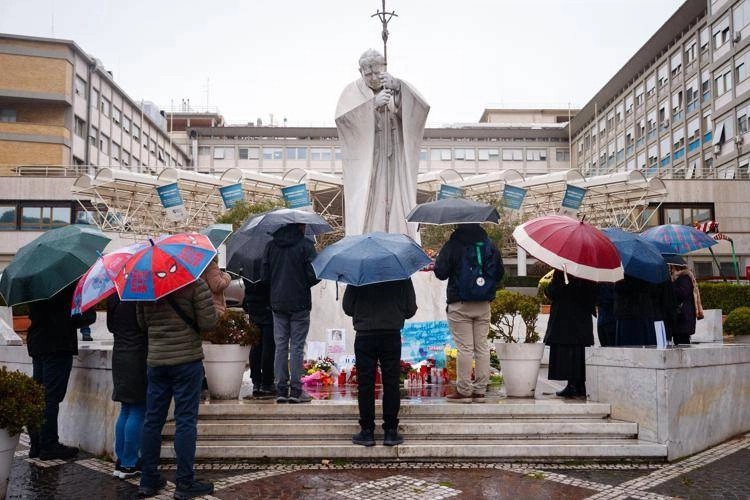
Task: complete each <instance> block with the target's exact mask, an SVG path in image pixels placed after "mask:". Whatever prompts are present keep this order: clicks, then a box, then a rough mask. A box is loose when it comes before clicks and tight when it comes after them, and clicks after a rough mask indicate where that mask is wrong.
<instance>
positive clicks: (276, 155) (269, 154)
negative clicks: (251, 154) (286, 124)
mask: <svg viewBox="0 0 750 500" xmlns="http://www.w3.org/2000/svg"><path fill="white" fill-rule="evenodd" d="M282 153H283V150H282V149H281V148H263V159H264V160H281V158H282V157H281V155H282Z"/></svg>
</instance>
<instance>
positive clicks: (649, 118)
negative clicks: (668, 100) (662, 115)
mask: <svg viewBox="0 0 750 500" xmlns="http://www.w3.org/2000/svg"><path fill="white" fill-rule="evenodd" d="M646 125H647V126H646V130H648V134H649V139H650V138H651V135H652V133H653V132H655V130H656V109H652V110H651V111H649V112H648V114H647V115H646Z"/></svg>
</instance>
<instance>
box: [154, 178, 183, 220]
mask: <svg viewBox="0 0 750 500" xmlns="http://www.w3.org/2000/svg"><path fill="white" fill-rule="evenodd" d="M156 192H157V193H158V195H159V199H160V200H161V206H163V207H164V208H165V209H166V211H167V219H169V220H171V221H173V222H177V221H181V220H183V219H184V218H185V216H186V215H187V211H186V210H185V203H184V202H183V201H182V195H181V194H180V188H179V186H178V185H177V183H176V182H173V183H172V184H167V185H164V186H158V187H157V188H156Z"/></svg>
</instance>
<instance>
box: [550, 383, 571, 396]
mask: <svg viewBox="0 0 750 500" xmlns="http://www.w3.org/2000/svg"><path fill="white" fill-rule="evenodd" d="M575 392H576V389H575V387H573V385H572V384H571V383H570V382H568V385H566V386H565V389H563V390H562V391H557V392H556V393H555V395H557V396H560V397H561V398H569V397H572V396H575Z"/></svg>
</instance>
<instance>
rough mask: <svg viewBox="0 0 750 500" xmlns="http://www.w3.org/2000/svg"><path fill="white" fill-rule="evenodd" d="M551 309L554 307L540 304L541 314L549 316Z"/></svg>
mask: <svg viewBox="0 0 750 500" xmlns="http://www.w3.org/2000/svg"><path fill="white" fill-rule="evenodd" d="M550 307H552V306H551V305H550V304H540V305H539V314H549V309H550Z"/></svg>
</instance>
